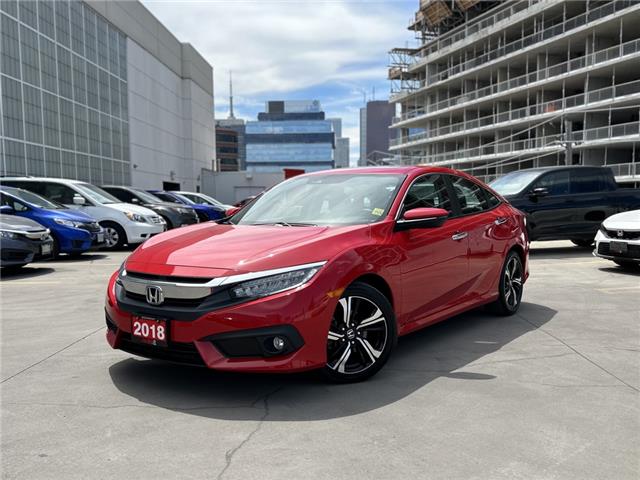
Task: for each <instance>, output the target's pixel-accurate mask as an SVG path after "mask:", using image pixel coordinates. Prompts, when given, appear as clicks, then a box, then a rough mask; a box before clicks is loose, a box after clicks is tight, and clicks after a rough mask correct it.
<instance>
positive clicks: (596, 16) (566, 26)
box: [410, 0, 639, 84]
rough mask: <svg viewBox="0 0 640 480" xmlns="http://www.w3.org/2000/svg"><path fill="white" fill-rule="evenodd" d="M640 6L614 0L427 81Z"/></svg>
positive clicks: (424, 59) (631, 0)
mask: <svg viewBox="0 0 640 480" xmlns="http://www.w3.org/2000/svg"><path fill="white" fill-rule="evenodd" d="M638 5H639V4H638V2H637V0H614V1H613V2H611V3H607V4H605V5H602V6H601V7H598V8H594V9H593V10H590V11H588V12H585V13H582V14H580V15H577V16H575V17H572V18H570V19H568V20H565V21H564V22H562V23H559V24H557V25H552V26H550V27H548V28H546V29H544V30H540V31H539V32H535V33H532V34H530V35H527V36H526V37H522V38H519V39H518V40H515V41H513V42H511V43H507V44H505V45H502V46H500V47H498V48H495V49H494V50H491V51H489V52H487V53H484V54H482V55H480V56H478V57H475V58H472V59H470V60H467V61H465V62H461V63H459V64H457V65H454V66H452V67H450V68H448V69H447V70H444V71H442V72H439V73H437V74H435V75H432V76H429V77H428V79H427V81H428V83H429V84H432V83H435V82H438V81H441V80H446V79H448V78H449V77H452V76H454V75H458V74H460V73H462V72H465V71H467V70H470V69H472V68H475V67H478V66H484V65H485V64H486V63H488V62H491V61H493V60H497V59H499V58H501V57H504V56H506V55H509V54H511V53H514V52H517V51H520V50H523V49H525V48H528V47H530V46H532V45H535V44H538V43H540V42H543V41H546V40H549V39H551V38H554V37H558V36H560V35H564V34H565V33H567V32H568V31H570V30H574V29H577V28H580V27H583V26H585V25H587V24H588V23H591V22H594V21H596V20H600V19H601V18H604V17H607V16H609V15H612V14H614V13H617V12H619V11H621V10H624V9H626V8H630V7H633V6H638ZM422 55H428V54H426V53H425V54H420V58H419V59H418V60H416V62H414V63H413V64H412V66H411V67H410V68H414V67H415V66H417V65H419V64H421V63H426V62H427V60H428V58H427V57H423V56H422Z"/></svg>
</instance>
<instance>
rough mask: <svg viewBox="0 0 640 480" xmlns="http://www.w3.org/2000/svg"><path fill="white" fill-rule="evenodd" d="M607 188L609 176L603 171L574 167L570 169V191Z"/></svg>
mask: <svg viewBox="0 0 640 480" xmlns="http://www.w3.org/2000/svg"><path fill="white" fill-rule="evenodd" d="M606 190H609V177H608V176H607V175H606V173H605V172H601V171H598V170H592V169H584V170H583V169H581V168H576V169H575V170H572V171H571V193H592V192H604V191H606Z"/></svg>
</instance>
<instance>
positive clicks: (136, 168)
mask: <svg viewBox="0 0 640 480" xmlns="http://www.w3.org/2000/svg"><path fill="white" fill-rule="evenodd" d="M127 61H128V85H129V138H130V139H131V144H130V157H131V184H132V185H133V186H134V187H140V188H162V182H163V181H170V182H176V183H179V184H180V188H181V189H183V190H193V191H195V190H196V187H197V186H198V185H199V184H200V178H199V177H200V171H201V169H202V168H211V166H212V160H213V157H214V152H215V133H214V132H215V129H214V120H213V97H212V96H211V95H209V94H208V93H207V92H205V91H204V90H203V89H202V88H201V87H199V86H198V85H197V84H196V83H194V82H193V81H192V80H190V79H183V78H180V76H178V75H176V74H175V73H174V72H173V71H172V70H170V69H169V68H167V67H166V66H165V65H164V64H163V63H162V62H160V61H159V60H158V59H156V58H155V57H154V56H153V55H151V54H149V53H148V52H147V51H146V50H145V49H143V48H142V47H140V46H139V45H138V44H137V43H136V42H134V41H133V40H131V39H128V40H127Z"/></svg>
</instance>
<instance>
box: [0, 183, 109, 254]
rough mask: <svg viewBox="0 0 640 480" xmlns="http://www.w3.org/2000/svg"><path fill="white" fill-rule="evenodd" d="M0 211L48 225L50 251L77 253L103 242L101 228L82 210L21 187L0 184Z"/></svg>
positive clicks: (54, 252)
mask: <svg viewBox="0 0 640 480" xmlns="http://www.w3.org/2000/svg"><path fill="white" fill-rule="evenodd" d="M0 205H1V206H2V207H1V208H2V213H8V214H11V215H17V216H19V217H24V218H30V219H31V220H35V221H36V222H38V223H39V224H40V225H43V226H44V227H46V228H48V229H49V230H50V231H51V236H52V237H53V254H54V256H57V255H58V254H59V253H68V254H70V255H79V254H81V253H83V252H86V251H87V250H89V249H90V248H92V247H99V246H100V245H101V244H103V243H104V230H103V229H102V227H101V226H100V225H99V224H98V222H96V221H95V220H94V219H93V218H92V217H90V216H89V215H87V214H86V213H82V212H79V211H78V210H72V209H70V208H67V207H65V206H64V205H62V204H60V203H55V202H52V201H50V200H47V199H46V198H44V197H41V196H40V195H37V194H35V193H33V192H30V191H28V190H23V189H21V188H12V187H4V186H3V187H2V188H0Z"/></svg>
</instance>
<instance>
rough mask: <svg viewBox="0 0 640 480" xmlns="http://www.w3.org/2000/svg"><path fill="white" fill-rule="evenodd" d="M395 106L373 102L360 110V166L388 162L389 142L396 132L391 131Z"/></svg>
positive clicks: (383, 101) (386, 102)
mask: <svg viewBox="0 0 640 480" xmlns="http://www.w3.org/2000/svg"><path fill="white" fill-rule="evenodd" d="M394 114H395V105H394V104H392V103H389V102H388V101H387V100H372V101H370V102H367V105H366V106H365V107H363V108H361V109H360V158H359V160H358V165H360V166H366V165H372V164H384V163H386V162H387V159H388V157H389V156H390V153H389V142H390V138H391V136H392V135H394V134H395V132H394V131H392V130H390V129H389V126H390V125H391V123H392V120H393V117H394Z"/></svg>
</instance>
